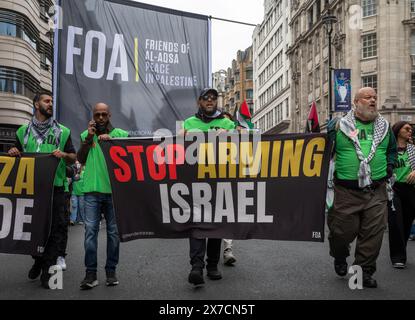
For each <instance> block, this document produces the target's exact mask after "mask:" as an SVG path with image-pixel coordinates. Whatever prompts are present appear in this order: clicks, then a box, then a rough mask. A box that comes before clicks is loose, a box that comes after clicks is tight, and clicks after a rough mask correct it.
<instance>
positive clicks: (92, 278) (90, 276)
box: [80, 272, 98, 290]
mask: <svg viewBox="0 0 415 320" xmlns="http://www.w3.org/2000/svg"><path fill="white" fill-rule="evenodd" d="M97 285H98V279H97V273H96V272H87V273H86V275H85V278H84V280H82V282H81V284H80V288H81V290H89V289H92V288H93V287H96V286H97Z"/></svg>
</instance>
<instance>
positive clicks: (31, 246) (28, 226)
mask: <svg viewBox="0 0 415 320" xmlns="http://www.w3.org/2000/svg"><path fill="white" fill-rule="evenodd" d="M58 163H59V162H58V159H56V158H55V157H54V156H52V155H49V154H24V155H23V156H22V157H16V158H13V157H9V156H7V155H5V154H1V155H0V252H1V253H12V254H30V255H41V254H42V253H43V251H44V248H45V245H46V241H47V238H48V235H49V232H50V224H51V203H52V194H53V180H54V177H55V171H56V168H57V166H58Z"/></svg>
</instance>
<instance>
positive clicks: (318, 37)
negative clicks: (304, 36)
mask: <svg viewBox="0 0 415 320" xmlns="http://www.w3.org/2000/svg"><path fill="white" fill-rule="evenodd" d="M315 53H316V55H318V54H319V53H320V34H319V33H318V32H317V34H316V38H315Z"/></svg>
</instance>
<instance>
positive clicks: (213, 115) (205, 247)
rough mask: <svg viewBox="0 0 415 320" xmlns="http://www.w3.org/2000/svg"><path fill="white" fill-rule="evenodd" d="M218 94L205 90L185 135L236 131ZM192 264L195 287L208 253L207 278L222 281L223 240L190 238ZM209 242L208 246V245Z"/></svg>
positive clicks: (190, 277)
mask: <svg viewBox="0 0 415 320" xmlns="http://www.w3.org/2000/svg"><path fill="white" fill-rule="evenodd" d="M217 100H218V92H217V91H216V90H215V89H212V88H207V89H204V90H203V91H202V92H201V93H200V96H199V99H198V106H199V108H198V111H197V113H196V114H195V115H194V116H192V117H190V118H188V119H186V120H185V121H184V125H183V127H184V133H185V134H186V132H189V131H193V132H195V131H201V132H207V131H210V130H216V131H218V132H220V131H226V130H233V129H235V123H234V122H233V121H232V120H229V119H228V118H226V117H225V116H224V114H223V113H222V112H221V111H219V110H218V107H217V105H218V102H217ZM189 240H190V264H191V265H192V270H191V272H190V274H189V279H188V280H189V282H190V283H192V284H194V285H196V286H197V285H201V284H203V283H204V279H203V268H204V267H205V262H204V260H205V254H206V252H207V260H206V262H207V265H206V269H207V276H208V278H209V279H211V280H219V279H222V274H221V273H220V271H219V270H218V262H219V259H220V249H221V248H220V246H221V242H222V239H196V238H190V239H189ZM206 242H207V244H206Z"/></svg>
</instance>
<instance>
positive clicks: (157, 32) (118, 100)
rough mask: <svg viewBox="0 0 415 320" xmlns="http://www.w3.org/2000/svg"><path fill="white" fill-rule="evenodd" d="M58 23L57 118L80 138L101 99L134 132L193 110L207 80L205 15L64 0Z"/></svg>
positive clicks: (120, 0)
mask: <svg viewBox="0 0 415 320" xmlns="http://www.w3.org/2000/svg"><path fill="white" fill-rule="evenodd" d="M59 5H60V7H61V9H60V14H59V19H60V21H59V22H58V28H57V29H56V32H57V33H56V38H57V43H58V46H57V47H56V49H57V50H58V51H57V59H56V60H57V61H56V65H58V68H57V76H56V77H55V78H56V79H57V83H55V85H56V89H57V90H55V92H56V96H55V97H56V98H55V101H56V109H57V110H56V113H57V117H58V120H59V121H60V122H62V123H64V124H65V125H66V126H68V127H69V128H71V130H72V133H73V135H72V137H73V140H74V143H75V144H76V145H79V140H80V138H79V134H80V133H81V132H82V131H84V130H85V129H86V127H87V124H88V120H90V119H91V118H92V108H93V106H94V105H95V104H96V103H98V102H104V103H106V104H108V105H109V106H110V107H111V111H112V118H111V120H112V121H113V123H116V124H117V127H120V128H124V129H126V130H129V133H130V136H147V137H148V136H152V135H153V134H152V133H153V132H154V131H156V130H157V129H160V128H167V129H169V130H170V131H172V132H174V131H175V129H176V128H175V122H176V120H179V119H185V118H187V117H189V116H190V115H192V114H193V113H194V107H195V103H196V102H195V101H196V100H197V98H198V94H199V92H200V90H201V89H203V88H205V87H207V86H208V83H209V75H210V71H209V63H210V57H209V41H210V40H209V33H210V24H209V19H208V17H207V16H203V15H197V14H193V13H188V12H182V11H176V10H172V9H167V8H161V7H156V6H151V5H147V4H142V3H139V2H134V1H125V0H105V1H104V0H61V1H59Z"/></svg>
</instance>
